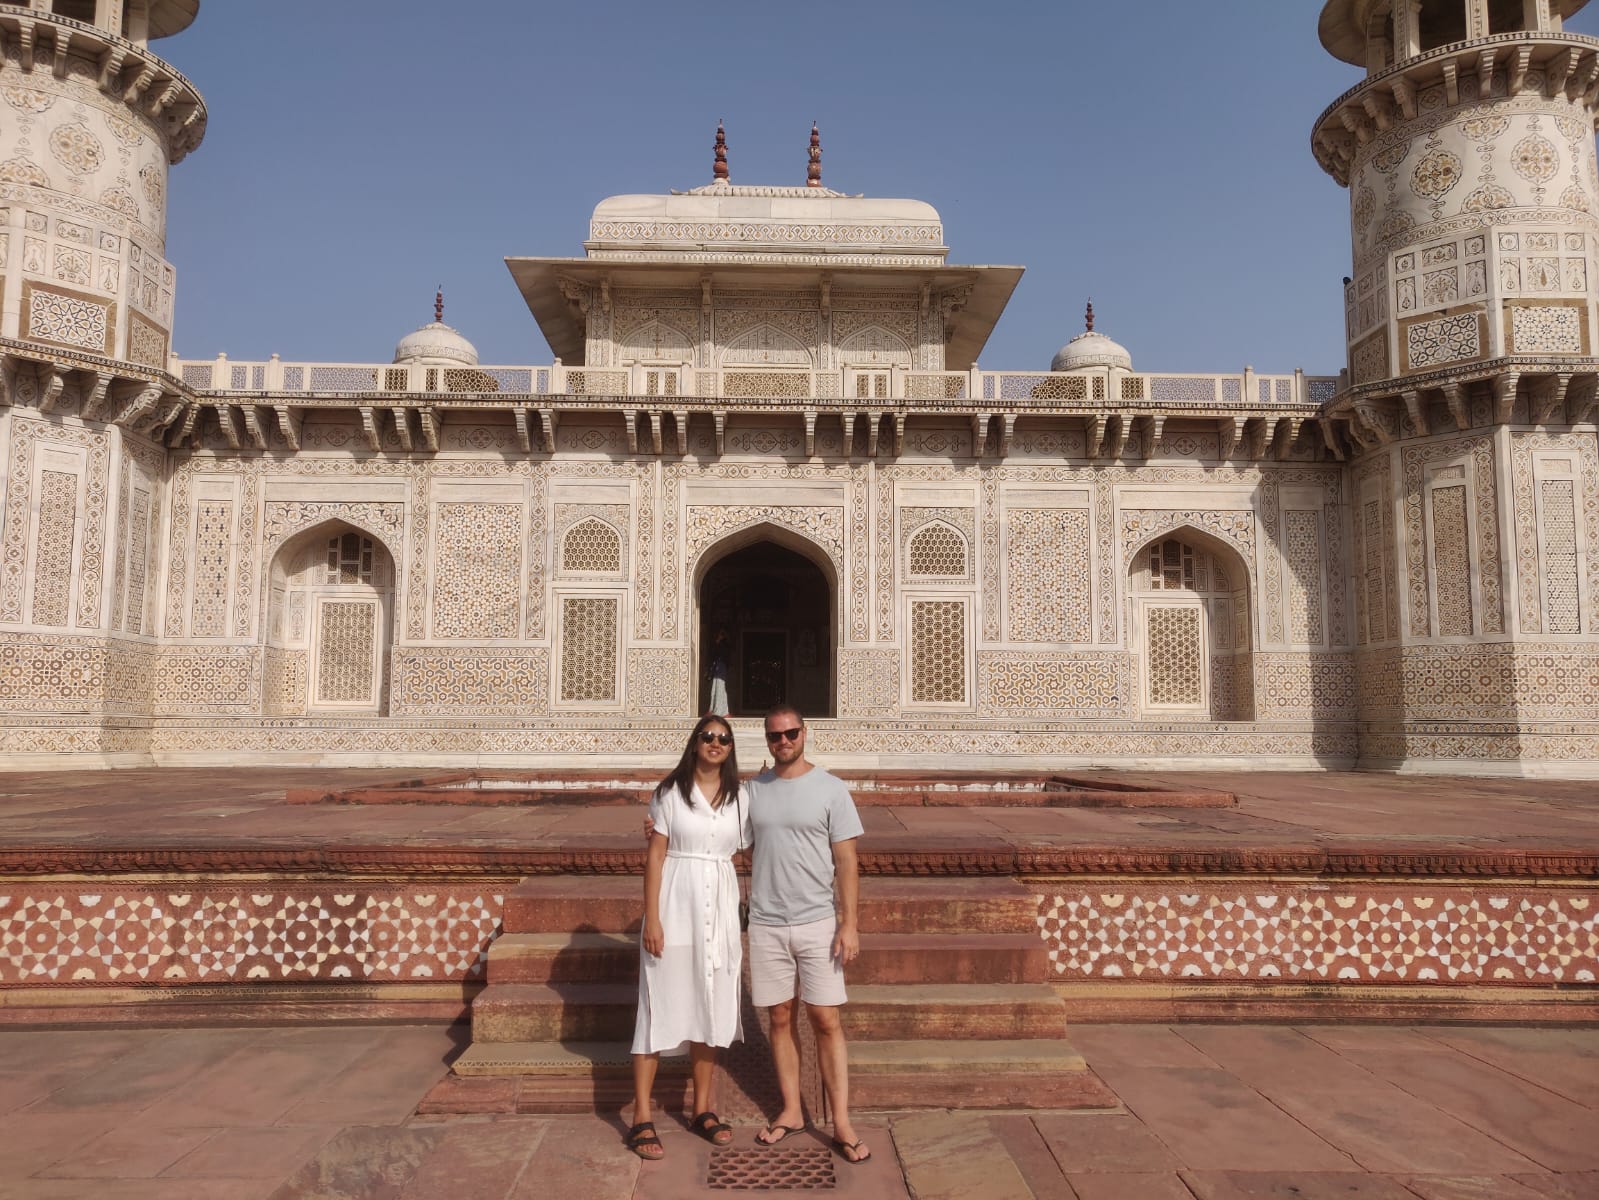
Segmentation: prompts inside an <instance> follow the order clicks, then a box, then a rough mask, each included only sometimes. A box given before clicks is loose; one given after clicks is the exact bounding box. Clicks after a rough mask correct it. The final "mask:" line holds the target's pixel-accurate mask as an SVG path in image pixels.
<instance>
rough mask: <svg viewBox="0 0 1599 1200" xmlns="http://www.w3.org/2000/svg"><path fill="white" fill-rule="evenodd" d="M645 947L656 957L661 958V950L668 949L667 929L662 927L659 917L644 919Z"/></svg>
mask: <svg viewBox="0 0 1599 1200" xmlns="http://www.w3.org/2000/svg"><path fill="white" fill-rule="evenodd" d="M644 949H645V950H647V951H649V953H650V954H651V955H652V956H653V957H655V958H660V957H661V951H662V950H664V949H666V930H665V929H663V928H661V921H660V918H659V917H646V918H645V919H644Z"/></svg>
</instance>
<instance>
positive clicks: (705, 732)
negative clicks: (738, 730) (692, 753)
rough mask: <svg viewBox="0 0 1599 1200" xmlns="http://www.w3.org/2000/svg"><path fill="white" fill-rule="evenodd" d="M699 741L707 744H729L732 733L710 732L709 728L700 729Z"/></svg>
mask: <svg viewBox="0 0 1599 1200" xmlns="http://www.w3.org/2000/svg"><path fill="white" fill-rule="evenodd" d="M700 741H702V742H704V743H705V744H706V745H707V746H709V745H710V744H711V743H712V742H718V743H720V744H721V745H723V746H731V745H732V744H733V735H732V734H731V733H712V732H711V731H710V730H709V729H702V730H700Z"/></svg>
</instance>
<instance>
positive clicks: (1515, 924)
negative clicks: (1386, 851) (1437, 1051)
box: [1038, 882, 1599, 984]
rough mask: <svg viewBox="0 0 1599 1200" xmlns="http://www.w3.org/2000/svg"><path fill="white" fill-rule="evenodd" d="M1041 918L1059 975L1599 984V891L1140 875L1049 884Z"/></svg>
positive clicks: (1046, 941)
mask: <svg viewBox="0 0 1599 1200" xmlns="http://www.w3.org/2000/svg"><path fill="white" fill-rule="evenodd" d="M1177 886H1178V887H1181V886H1182V885H1180V884H1179V885H1177ZM1038 924H1039V933H1040V935H1041V936H1042V937H1043V939H1044V942H1045V944H1046V945H1048V947H1049V957H1050V961H1051V962H1052V963H1053V967H1054V970H1053V973H1054V975H1055V976H1056V977H1057V978H1059V977H1062V976H1064V977H1068V978H1099V979H1131V978H1146V979H1148V978H1180V979H1285V980H1289V979H1305V980H1315V979H1322V980H1347V981H1351V982H1386V983H1401V982H1403V983H1451V982H1461V983H1465V982H1478V981H1481V982H1493V981H1502V982H1507V983H1509V982H1516V983H1551V982H1571V983H1585V984H1592V983H1594V982H1595V981H1596V975H1599V898H1595V897H1594V896H1593V895H1592V894H1591V893H1588V894H1584V893H1577V892H1556V891H1542V890H1535V889H1525V890H1523V889H1519V888H1511V887H1484V888H1482V889H1480V890H1479V889H1476V888H1473V889H1471V890H1467V889H1465V888H1453V889H1443V888H1439V889H1436V890H1433V889H1427V888H1414V887H1413V888H1405V889H1399V888H1395V887H1391V886H1383V885H1372V886H1369V887H1356V888H1348V889H1347V890H1346V889H1344V888H1334V889H1332V890H1328V889H1327V888H1326V887H1325V885H1320V886H1316V887H1304V886H1296V885H1292V884H1279V885H1277V887H1276V888H1275V889H1270V890H1268V889H1251V890H1249V891H1247V892H1246V891H1244V890H1242V889H1241V888H1239V889H1233V890H1221V889H1217V888H1215V886H1214V885H1207V886H1205V887H1203V888H1202V887H1200V886H1199V885H1198V884H1197V882H1196V883H1195V885H1194V886H1193V888H1192V890H1189V891H1179V890H1177V888H1174V887H1173V886H1172V885H1171V884H1165V885H1159V884H1157V885H1150V886H1143V885H1139V884H1130V885H1127V886H1121V885H1118V886H1117V888H1116V890H1115V891H1114V892H1111V891H1092V892H1091V891H1087V890H1083V889H1070V890H1066V889H1060V890H1056V891H1053V892H1048V893H1046V894H1044V895H1042V896H1040V897H1039V910H1038Z"/></svg>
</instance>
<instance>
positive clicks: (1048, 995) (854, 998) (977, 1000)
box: [842, 983, 1066, 1041]
mask: <svg viewBox="0 0 1599 1200" xmlns="http://www.w3.org/2000/svg"><path fill="white" fill-rule="evenodd" d="M842 1012H843V1019H844V1029H845V1032H846V1033H847V1034H848V1035H849V1036H850V1037H851V1038H857V1039H860V1040H862V1041H915V1040H922V1039H937V1040H948V1041H962V1040H970V1039H981V1040H991V1039H998V1040H1007V1041H1008V1040H1015V1039H1028V1038H1039V1039H1044V1040H1051V1041H1053V1040H1055V1039H1058V1038H1061V1037H1064V1036H1065V1033H1066V1005H1065V1003H1064V1002H1063V1001H1062V1000H1061V998H1060V997H1059V996H1057V995H1056V994H1055V992H1054V990H1053V989H1051V988H1050V987H1049V986H1048V985H1047V984H1042V983H1037V984H1032V983H1005V984H993V985H985V986H975V985H972V984H959V983H955V984H865V985H861V986H856V985H851V986H850V989H849V1003H848V1004H846V1005H845V1006H844V1008H843V1010H842Z"/></svg>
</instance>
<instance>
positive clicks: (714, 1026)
mask: <svg viewBox="0 0 1599 1200" xmlns="http://www.w3.org/2000/svg"><path fill="white" fill-rule="evenodd" d="M749 812H750V806H749V797H748V796H746V795H745V794H744V792H743V790H742V789H741V788H740V787H739V782H738V759H737V756H736V754H735V753H734V750H733V729H732V726H730V725H729V724H728V723H727V719H726V718H725V717H720V716H716V715H715V714H710V713H708V714H706V715H705V716H703V717H701V718H700V719H699V721H698V723H697V724H695V726H694V731H693V733H691V734H690V735H689V739H688V746H687V747H686V748H685V749H684V751H683V757H682V759H681V760H679V762H678V764H677V766H676V767H675V768H673V770H672V772H671V774H669V775H668V776H667V777H666V778H665V779H663V780H662V781H661V785H660V787H658V788H656V789H655V796H654V798H653V799H652V800H651V801H650V820H651V821H653V822H654V830H653V832H652V833H651V835H650V843H649V850H648V851H647V857H646V858H645V864H644V930H643V935H642V937H641V939H640V949H639V984H638V1021H637V1024H636V1025H635V1026H634V1029H633V1120H634V1122H635V1124H634V1125H633V1127H632V1128H631V1129H629V1130H628V1131H627V1147H628V1149H629V1150H631V1151H633V1153H635V1154H637V1155H638V1156H639V1157H640V1158H647V1159H657V1158H660V1157H661V1156H662V1154H663V1153H664V1152H665V1151H664V1149H663V1147H662V1146H661V1139H660V1138H659V1137H658V1136H657V1135H656V1132H655V1125H654V1123H653V1122H652V1121H651V1119H650V1118H651V1102H650V1092H651V1089H652V1088H653V1087H654V1085H655V1071H656V1067H657V1066H658V1064H659V1062H660V1056H661V1055H662V1054H682V1053H684V1052H687V1053H688V1055H689V1058H690V1063H691V1068H692V1073H693V1077H694V1117H693V1119H692V1120H691V1121H690V1122H689V1129H690V1130H692V1131H693V1132H694V1133H697V1134H698V1135H699V1136H700V1137H702V1138H704V1139H705V1140H706V1141H708V1142H710V1143H712V1144H713V1145H717V1146H725V1145H726V1144H727V1143H728V1142H730V1141H732V1139H733V1131H732V1129H730V1128H729V1127H728V1126H727V1125H724V1124H723V1123H722V1122H721V1121H720V1120H718V1119H717V1116H716V1113H715V1112H714V1111H712V1096H711V1089H712V1086H713V1084H714V1081H715V1077H716V1048H717V1047H718V1046H730V1045H732V1044H733V1043H734V1042H736V1041H742V1040H743V1037H744V1032H743V1027H742V1025H741V1024H740V1021H739V969H740V967H741V966H742V964H743V948H742V946H741V944H740V942H739V919H738V875H737V873H736V870H735V868H734V866H733V855H734V854H735V853H737V852H738V851H739V850H741V849H743V848H744V847H746V846H748V845H749V841H750V835H749V828H750V826H749V819H750V818H749Z"/></svg>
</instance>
